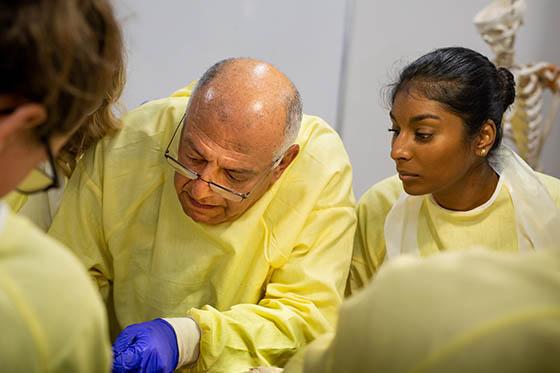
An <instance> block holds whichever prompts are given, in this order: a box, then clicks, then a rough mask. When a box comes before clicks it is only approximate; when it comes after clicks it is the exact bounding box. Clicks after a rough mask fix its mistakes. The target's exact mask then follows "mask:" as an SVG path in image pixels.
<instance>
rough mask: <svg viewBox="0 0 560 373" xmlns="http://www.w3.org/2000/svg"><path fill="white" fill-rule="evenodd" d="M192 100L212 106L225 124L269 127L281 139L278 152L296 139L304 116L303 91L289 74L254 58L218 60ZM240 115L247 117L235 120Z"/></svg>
mask: <svg viewBox="0 0 560 373" xmlns="http://www.w3.org/2000/svg"><path fill="white" fill-rule="evenodd" d="M191 103H192V105H203V106H208V107H211V108H212V110H213V111H214V112H215V113H216V115H218V116H219V117H220V118H221V119H222V122H223V124H224V125H230V126H232V125H237V126H241V128H239V130H241V131H244V130H247V129H248V130H250V131H256V132H261V133H262V131H265V132H266V131H268V132H269V133H270V136H273V137H276V139H277V140H278V144H275V145H277V146H276V149H274V150H275V153H282V152H284V151H285V150H286V149H287V148H288V147H289V146H290V145H291V144H293V143H294V141H295V139H296V137H297V134H298V132H299V127H300V123H301V117H302V103H301V97H300V94H299V92H298V90H297V89H296V87H295V86H294V84H293V83H292V82H291V81H290V80H289V79H288V77H286V75H284V74H283V73H282V72H280V71H279V70H278V69H276V68H275V67H274V66H272V65H270V64H268V63H266V62H263V61H259V60H255V59H251V58H230V59H226V60H222V61H220V62H218V63H216V64H214V65H213V66H212V67H210V68H209V69H208V70H207V71H206V72H205V73H204V75H203V76H202V77H201V78H200V80H199V81H198V84H197V86H196V89H195V91H194V93H193V98H192V100H191ZM239 118H243V120H241V121H239V120H233V119H239ZM243 127H244V128H243ZM275 142H276V141H275ZM278 155H279V154H278Z"/></svg>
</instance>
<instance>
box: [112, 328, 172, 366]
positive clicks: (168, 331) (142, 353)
mask: <svg viewBox="0 0 560 373" xmlns="http://www.w3.org/2000/svg"><path fill="white" fill-rule="evenodd" d="M178 361H179V348H178V347H177V336H176V335H175V330H174V329H173V327H172V326H171V325H169V323H168V322H167V321H165V320H162V319H155V320H152V321H148V322H143V323H140V324H133V325H130V326H128V327H127V328H125V329H124V330H123V331H122V333H121V334H119V336H118V337H117V340H116V341H115V343H114V344H113V373H128V372H134V373H156V372H157V373H172V372H173V371H174V370H175V368H176V367H177V362H178Z"/></svg>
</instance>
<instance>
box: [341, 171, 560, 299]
mask: <svg viewBox="0 0 560 373" xmlns="http://www.w3.org/2000/svg"><path fill="white" fill-rule="evenodd" d="M534 174H536V177H537V178H538V179H539V180H540V182H541V183H542V184H543V185H544V187H545V190H546V191H548V194H549V195H550V198H551V200H552V201H553V203H554V204H556V207H557V208H558V209H560V180H558V179H556V178H554V177H551V176H548V175H544V174H540V173H534ZM402 193H403V188H402V183H401V181H400V180H399V179H398V177H397V176H393V177H390V178H388V179H385V180H383V181H381V182H379V183H378V184H376V185H374V186H373V187H372V188H371V189H370V190H368V191H367V192H366V193H365V194H364V195H363V196H362V198H361V199H360V201H359V203H358V207H357V213H358V228H357V230H356V238H355V241H354V253H353V257H352V268H351V273H350V277H349V289H347V291H348V290H350V291H351V292H354V291H355V290H357V289H359V288H361V287H363V286H364V285H365V284H367V282H369V280H370V279H371V278H372V277H373V275H374V274H375V273H376V272H377V270H378V269H379V267H380V266H381V265H382V264H383V262H384V261H385V260H387V259H388V258H387V257H388V255H387V246H386V238H385V233H386V232H387V230H386V228H387V225H386V219H387V216H388V215H389V213H390V211H391V210H392V208H393V207H394V206H395V204H396V203H397V201H398V200H399V198H400V197H401V195H402ZM421 198H422V202H421V206H420V211H419V212H418V217H417V222H416V224H417V227H416V228H417V229H416V232H417V236H416V237H415V239H416V240H417V245H418V246H417V247H418V250H419V254H420V255H421V256H428V255H431V254H435V253H438V252H441V251H448V250H463V249H468V248H471V247H475V246H478V247H485V248H491V249H492V250H500V251H518V250H519V242H518V241H519V240H518V236H519V234H518V233H519V232H518V228H517V226H516V224H517V222H516V220H518V219H516V211H515V208H514V204H513V202H512V198H511V193H510V191H509V189H508V186H506V185H504V183H503V178H501V179H500V181H499V183H498V186H497V187H496V190H495V192H494V194H493V196H492V197H491V198H490V200H488V201H487V202H486V203H485V204H483V205H482V206H479V207H477V208H475V209H473V210H470V211H450V210H446V209H444V208H442V207H440V206H439V205H438V204H437V203H436V202H435V201H434V199H433V198H431V196H422V197H421ZM542 198H544V196H542ZM397 228H398V229H401V227H400V226H399V227H397ZM522 234H523V233H522Z"/></svg>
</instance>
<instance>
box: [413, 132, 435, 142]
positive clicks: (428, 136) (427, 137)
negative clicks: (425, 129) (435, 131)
mask: <svg viewBox="0 0 560 373" xmlns="http://www.w3.org/2000/svg"><path fill="white" fill-rule="evenodd" d="M416 138H417V139H418V140H420V141H430V139H431V138H432V134H431V133H421V132H418V133H416Z"/></svg>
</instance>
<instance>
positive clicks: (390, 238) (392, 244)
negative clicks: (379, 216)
mask: <svg viewBox="0 0 560 373" xmlns="http://www.w3.org/2000/svg"><path fill="white" fill-rule="evenodd" d="M422 201H423V196H411V195H409V194H407V193H405V192H403V193H402V194H401V195H400V197H399V199H398V200H397V202H396V203H395V204H394V205H393V208H391V210H390V211H389V214H388V215H387V218H386V219H385V226H384V235H385V247H386V250H387V257H386V259H385V260H391V259H394V258H396V257H397V256H399V255H400V254H413V255H419V254H420V253H419V251H418V242H417V235H418V215H419V214H420V208H421V207H422Z"/></svg>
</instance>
